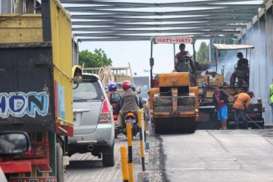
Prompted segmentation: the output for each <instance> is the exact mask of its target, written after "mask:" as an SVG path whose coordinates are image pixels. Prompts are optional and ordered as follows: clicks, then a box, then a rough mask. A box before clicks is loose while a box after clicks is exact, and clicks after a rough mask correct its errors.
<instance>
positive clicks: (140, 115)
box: [137, 110, 146, 171]
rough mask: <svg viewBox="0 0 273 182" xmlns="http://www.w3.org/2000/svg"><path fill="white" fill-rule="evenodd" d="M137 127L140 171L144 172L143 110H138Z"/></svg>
mask: <svg viewBox="0 0 273 182" xmlns="http://www.w3.org/2000/svg"><path fill="white" fill-rule="evenodd" d="M137 115H138V117H137V118H138V127H139V129H140V134H139V139H140V156H141V164H142V171H145V170H146V169H145V154H144V133H143V131H144V130H143V126H144V124H143V122H144V114H143V110H139V111H138V113H137Z"/></svg>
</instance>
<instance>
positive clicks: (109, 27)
mask: <svg viewBox="0 0 273 182" xmlns="http://www.w3.org/2000/svg"><path fill="white" fill-rule="evenodd" d="M246 26H247V25H226V24H223V23H222V24H221V23H219V24H206V23H202V24H201V23H196V24H168V25H155V24H153V25H145V24H141V25H132V24H115V25H106V26H92V27H73V28H72V30H73V31H100V30H102V31H111V30H119V29H132V28H134V29H136V28H139V29H141V28H142V29H143V28H171V27H172V28H193V27H198V28H200V27H202V28H218V29H227V28H231V29H236V28H246Z"/></svg>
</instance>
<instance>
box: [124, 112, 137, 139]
mask: <svg viewBox="0 0 273 182" xmlns="http://www.w3.org/2000/svg"><path fill="white" fill-rule="evenodd" d="M125 123H131V124H132V135H133V136H134V137H135V136H136V135H137V133H138V132H139V127H138V123H137V117H136V114H135V113H134V112H127V113H126V114H125ZM125 131H126V129H125ZM125 134H126V133H125Z"/></svg>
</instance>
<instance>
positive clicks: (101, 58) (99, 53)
mask: <svg viewBox="0 0 273 182" xmlns="http://www.w3.org/2000/svg"><path fill="white" fill-rule="evenodd" d="M79 62H80V64H81V65H84V67H88V68H89V67H104V66H110V65H112V60H111V59H110V58H108V57H107V55H106V53H105V52H104V51H103V50H102V49H95V51H94V52H91V51H88V50H84V51H81V52H80V56H79Z"/></svg>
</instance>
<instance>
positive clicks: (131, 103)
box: [120, 80, 139, 126]
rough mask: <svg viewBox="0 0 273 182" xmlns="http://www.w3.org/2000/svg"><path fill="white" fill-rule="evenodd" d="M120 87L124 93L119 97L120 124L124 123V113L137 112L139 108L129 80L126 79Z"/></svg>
mask: <svg viewBox="0 0 273 182" xmlns="http://www.w3.org/2000/svg"><path fill="white" fill-rule="evenodd" d="M122 89H123V90H124V94H123V96H122V98H121V110H120V114H121V118H122V125H123V126H125V125H124V115H125V114H126V113H128V112H135V113H136V112H137V111H138V110H139V105H138V98H137V95H136V93H135V92H134V91H133V90H132V84H131V82H130V81H128V80H126V81H124V82H123V83H122Z"/></svg>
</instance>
